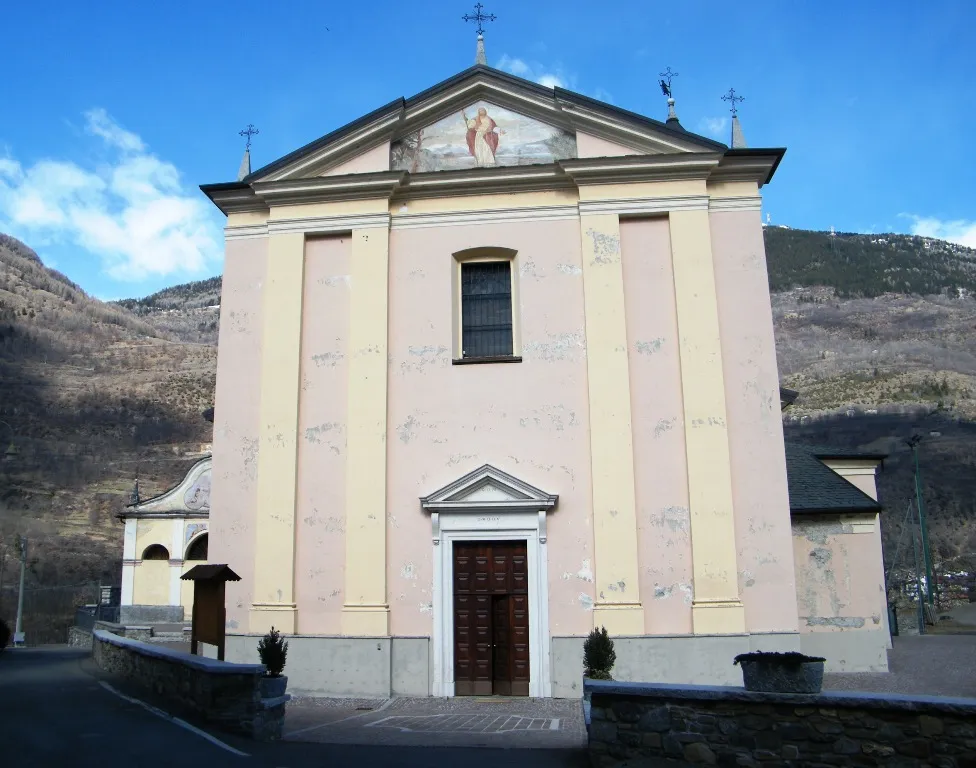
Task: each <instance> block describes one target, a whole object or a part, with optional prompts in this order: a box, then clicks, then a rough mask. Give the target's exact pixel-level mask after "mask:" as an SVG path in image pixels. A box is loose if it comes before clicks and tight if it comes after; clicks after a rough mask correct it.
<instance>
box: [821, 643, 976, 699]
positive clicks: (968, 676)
mask: <svg viewBox="0 0 976 768" xmlns="http://www.w3.org/2000/svg"><path fill="white" fill-rule="evenodd" d="M892 643H893V645H894V647H893V648H892V650H890V651H888V672H853V673H845V674H834V675H824V688H825V689H827V690H833V691H871V692H873V693H905V694H925V695H928V696H962V697H966V698H976V634H965V635H936V634H932V635H922V636H919V635H913V636H899V637H895V638H892Z"/></svg>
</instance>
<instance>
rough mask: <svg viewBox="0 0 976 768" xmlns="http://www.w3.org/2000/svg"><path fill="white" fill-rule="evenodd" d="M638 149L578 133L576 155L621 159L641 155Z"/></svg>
mask: <svg viewBox="0 0 976 768" xmlns="http://www.w3.org/2000/svg"><path fill="white" fill-rule="evenodd" d="M639 154H641V153H640V152H638V151H637V150H636V149H631V148H630V147H625V146H623V145H622V144H616V143H615V142H612V141H607V140H606V139H601V138H599V137H598V136H590V135H589V134H586V133H582V132H581V131H577V132H576V155H577V157H619V156H621V155H639Z"/></svg>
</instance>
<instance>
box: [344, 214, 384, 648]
mask: <svg viewBox="0 0 976 768" xmlns="http://www.w3.org/2000/svg"><path fill="white" fill-rule="evenodd" d="M389 240H390V232H389V226H388V225H387V226H385V227H383V228H379V227H375V228H369V229H356V230H353V233H352V255H351V273H352V276H351V287H352V290H351V299H350V308H349V403H348V411H347V424H346V434H347V435H348V439H347V442H346V499H347V502H346V569H345V575H346V582H345V603H344V604H343V606H342V632H343V634H345V635H358V636H384V635H388V634H389V631H390V622H389V615H390V607H389V604H388V603H387V598H386V383H387V382H386V378H387V359H386V358H387V309H388V286H387V284H388V280H389Z"/></svg>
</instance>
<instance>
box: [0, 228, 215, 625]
mask: <svg viewBox="0 0 976 768" xmlns="http://www.w3.org/2000/svg"><path fill="white" fill-rule="evenodd" d="M215 366H216V350H215V348H214V347H213V346H210V345H201V344H191V343H186V342H182V341H180V340H178V339H177V338H176V337H174V336H172V335H170V334H167V333H165V332H162V331H160V330H158V329H156V328H154V327H153V326H152V325H150V324H148V323H146V322H144V321H142V320H140V319H139V318H138V317H136V316H135V315H133V314H132V313H131V312H129V311H128V310H126V309H124V308H122V307H119V306H116V305H112V304H105V303H103V302H101V301H98V300H97V299H93V298H91V297H90V296H88V295H86V294H85V293H84V292H83V291H82V290H81V289H80V288H79V287H78V286H77V285H75V284H74V283H72V282H71V281H70V280H68V279H67V278H65V277H64V276H63V275H61V274H60V273H58V272H55V271H54V270H50V269H48V268H46V267H45V266H44V265H43V264H42V263H41V261H40V259H39V258H38V257H37V255H36V254H35V253H34V252H33V251H32V250H31V249H30V248H28V247H27V246H25V245H24V244H23V243H20V242H19V241H17V240H14V239H13V238H10V237H8V236H4V235H0V422H2V423H0V445H2V446H3V448H2V449H0V450H2V451H4V452H5V451H6V449H7V446H8V445H9V444H11V443H12V444H13V446H14V448H15V452H14V453H13V454H12V455H9V456H8V455H6V453H3V454H2V456H3V458H4V459H5V460H4V461H0V547H3V548H5V549H6V552H7V554H8V555H10V554H11V553H12V549H13V542H14V540H15V538H16V536H17V535H25V534H26V535H28V536H29V537H30V540H31V556H32V558H31V559H32V567H31V569H30V571H29V574H28V585H29V586H53V585H64V584H78V583H83V582H90V581H99V580H102V581H104V582H105V583H117V582H118V579H119V573H120V564H119V561H120V559H121V527H120V526H119V524H118V522H117V521H116V520H115V518H114V516H115V515H116V514H117V513H118V512H119V511H120V510H121V508H122V506H123V505H124V503H125V502H126V501H127V500H128V495H129V493H130V489H131V488H132V485H133V482H134V480H135V478H136V476H137V475H138V476H140V477H141V478H142V488H143V489H144V491H146V492H154V491H157V490H162V489H163V488H165V487H168V486H169V485H170V484H172V483H173V482H175V481H176V480H177V479H178V478H179V477H180V476H181V474H182V473H183V471H184V467H185V466H188V464H189V461H188V460H187V459H183V458H181V454H182V453H184V452H186V451H190V450H199V446H200V444H201V443H203V442H209V438H210V429H209V428H210V425H209V424H208V423H206V422H205V421H204V420H203V419H202V417H201V416H200V413H201V412H202V411H203V409H204V408H206V407H207V406H209V405H210V404H211V403H212V396H213V385H214V371H215ZM0 560H2V557H0ZM4 565H5V568H4V574H3V576H4V578H3V581H4V583H5V584H6V585H7V586H8V587H9V585H11V584H14V583H15V581H14V570H15V567H16V563H15V562H14V558H13V557H10V556H8V557H7V558H6V562H5V564H4ZM13 597H14V595H13V592H11V591H10V590H9V589H4V591H3V594H2V595H0V614H7V613H9V612H10V611H11V610H12V602H11V601H12V600H13Z"/></svg>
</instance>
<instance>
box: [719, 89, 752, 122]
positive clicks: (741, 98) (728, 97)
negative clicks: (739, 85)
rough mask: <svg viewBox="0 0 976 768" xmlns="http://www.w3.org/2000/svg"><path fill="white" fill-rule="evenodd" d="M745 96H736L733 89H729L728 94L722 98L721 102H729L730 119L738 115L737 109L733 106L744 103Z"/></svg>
mask: <svg viewBox="0 0 976 768" xmlns="http://www.w3.org/2000/svg"><path fill="white" fill-rule="evenodd" d="M745 100H746V97H745V96H736V95H735V88H729V92H728V93H727V94H725V95H724V96H723V97H722V101H727V102H729V104H730V106H729V109H731V110H732V117H736V116H737V115H738V114H739V109H738V107H736V106H735V105H736V104H737V103H738V102H740V101H745Z"/></svg>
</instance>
